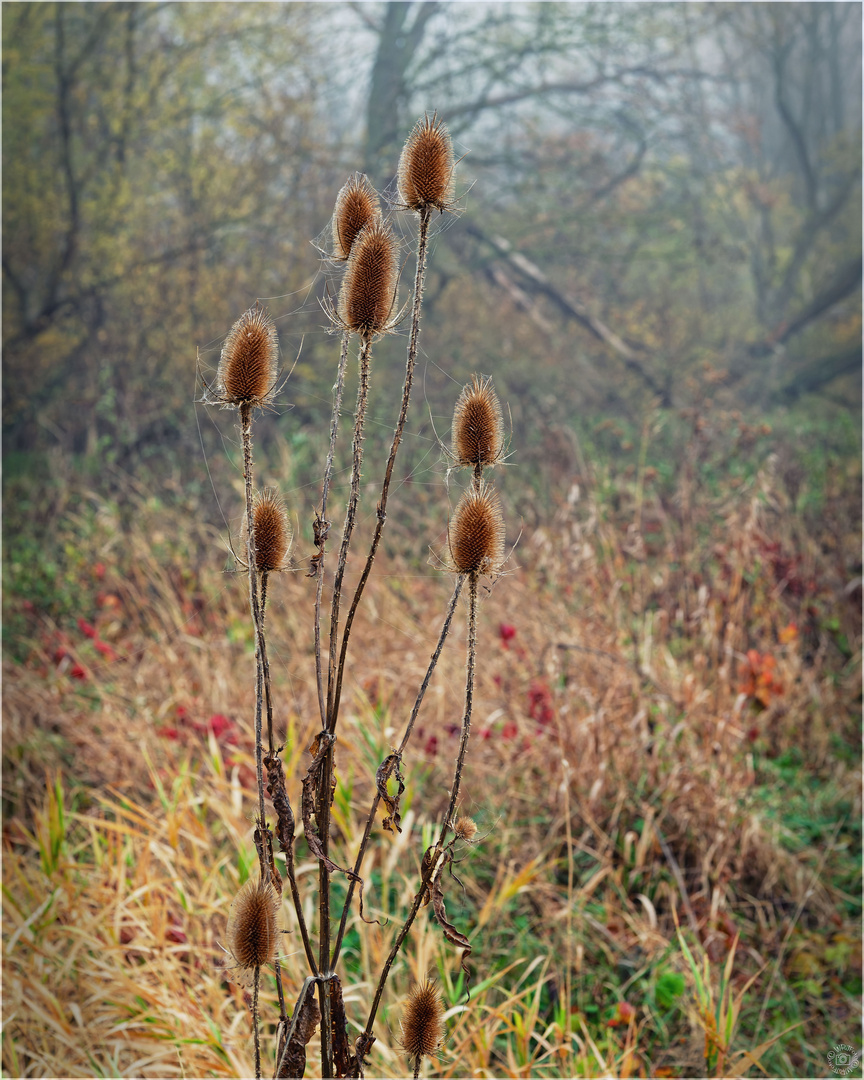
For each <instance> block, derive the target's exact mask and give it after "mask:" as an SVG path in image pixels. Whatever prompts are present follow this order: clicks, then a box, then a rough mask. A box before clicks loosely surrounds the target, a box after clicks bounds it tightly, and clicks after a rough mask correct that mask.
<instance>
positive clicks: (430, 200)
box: [397, 116, 453, 212]
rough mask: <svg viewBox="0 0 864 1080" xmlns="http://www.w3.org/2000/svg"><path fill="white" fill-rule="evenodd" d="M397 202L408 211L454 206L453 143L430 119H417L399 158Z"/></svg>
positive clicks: (425, 117) (435, 120)
mask: <svg viewBox="0 0 864 1080" xmlns="http://www.w3.org/2000/svg"><path fill="white" fill-rule="evenodd" d="M397 183H398V192H399V199H400V201H401V202H402V204H403V205H404V206H405V207H407V208H408V209H409V210H416V211H420V210H425V209H426V208H427V207H434V208H435V209H436V210H440V211H442V212H443V211H444V210H448V209H450V207H451V206H452V205H453V143H452V142H451V140H450V132H449V131H448V130H447V128H446V127H445V126H444V124H443V123H442V122H441V121H440V120H438V119H437V117H436V116H433V117H432V119H431V120H430V119H429V117H428V116H424V117H423V119H422V120H418V121H417V123H416V124H415V125H414V128H413V129H412V131H411V134H410V135H409V136H408V140H407V142H406V143H405V146H404V147H403V149H402V155H401V157H400V158H399V171H398V173H397Z"/></svg>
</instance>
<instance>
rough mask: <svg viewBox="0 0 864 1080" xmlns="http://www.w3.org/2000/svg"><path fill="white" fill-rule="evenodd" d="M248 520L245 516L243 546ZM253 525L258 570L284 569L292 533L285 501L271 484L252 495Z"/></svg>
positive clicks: (245, 539) (286, 565) (261, 571)
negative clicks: (269, 486) (270, 486)
mask: <svg viewBox="0 0 864 1080" xmlns="http://www.w3.org/2000/svg"><path fill="white" fill-rule="evenodd" d="M247 524H248V523H247V522H246V520H245V518H244V521H243V537H242V539H243V547H244V548H245V546H246V541H247ZM252 525H253V533H254V537H255V566H256V568H257V570H258V572H259V574H261V573H264V572H265V571H267V572H271V571H277V570H286V569H287V568H288V555H289V553H290V551H291V542H292V540H293V535H292V529H291V522H290V521H289V520H288V511H287V510H286V508H285V503H284V501H283V499H282V496H281V495H280V494H279V493H278V492H277V491H276V490H275V489H274V488H265V489H264V490H263V491H259V492H256V493H255V496H254V498H253V499H252Z"/></svg>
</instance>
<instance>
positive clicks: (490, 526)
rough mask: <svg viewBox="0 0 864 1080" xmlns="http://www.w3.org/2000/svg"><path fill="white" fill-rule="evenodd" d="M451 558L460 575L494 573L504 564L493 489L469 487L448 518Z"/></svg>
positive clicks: (498, 508) (501, 528)
mask: <svg viewBox="0 0 864 1080" xmlns="http://www.w3.org/2000/svg"><path fill="white" fill-rule="evenodd" d="M449 539H450V558H451V561H452V565H453V569H454V570H456V571H457V572H458V573H460V574H496V573H497V572H498V571H499V570H500V569H501V567H502V565H503V563H504V519H503V517H502V516H501V504H500V502H499V501H498V496H497V494H496V493H495V489H494V488H491V487H489V486H488V485H487V484H482V483H481V484H480V485H479V486H476V487H472V488H471V489H469V490H468V491H466V492H465V494H464V495H463V496H462V498H461V499H460V500H459V503H458V505H457V506H456V511H455V513H454V514H453V517H452V519H451V521H450V534H449Z"/></svg>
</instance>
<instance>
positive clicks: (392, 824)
mask: <svg viewBox="0 0 864 1080" xmlns="http://www.w3.org/2000/svg"><path fill="white" fill-rule="evenodd" d="M401 764H402V755H401V754H389V755H388V756H387V757H386V758H384V760H383V761H382V762H381V764H380V765H379V766H378V771H377V772H376V773H375V784H376V785H377V787H378V794H379V795H380V796H381V800H382V801H383V803H384V805H385V806H386V807H387V817H385V818H384V820H383V821H382V822H381V824H382V825H383V827H384V828H385V829H386V830H387V831H388V832H393V831H394V828H395V831H396V832H397V833H401V832H402V830H401V829H400V828H399V822H400V821H401V820H402V816H401V814H400V813H399V799H400V798H401V796H402V792H403V791H404V790H405V784H404V783H403V781H404V779H405V778H404V777H403V775H402V770H401V769H400V765H401ZM391 776H395V777H396V783H397V784H398V785H399V790H398V791H397V792H396V794H395V795H391V794H390V793H389V792H388V791H387V781H388V780H389V779H390V777H391Z"/></svg>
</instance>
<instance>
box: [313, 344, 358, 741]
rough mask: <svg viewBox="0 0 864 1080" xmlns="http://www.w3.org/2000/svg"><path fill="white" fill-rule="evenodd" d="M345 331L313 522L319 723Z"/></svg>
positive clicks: (323, 721)
mask: <svg viewBox="0 0 864 1080" xmlns="http://www.w3.org/2000/svg"><path fill="white" fill-rule="evenodd" d="M350 340H351V335H350V334H349V333H344V334H343V335H342V353H341V355H340V357H339V373H338V375H337V377H336V396H335V397H334V399H333V416H332V417H331V419H330V449H329V451H328V453H327V465H326V467H325V469H324V484H323V487H322V493H321V513H320V514H318V516H317V518H316V521H315V540H316V543H317V545H318V556H317V560H316V568H317V574H318V588H317V592H316V594H315V675H316V678H317V681H318V708H319V710H320V712H321V726H322V728H323V727H326V725H327V708H326V705H325V702H324V676H323V671H322V667H323V665H322V663H321V594H322V592H323V590H324V554H325V544H326V543H327V536H328V533H329V532H330V522H329V521H328V520H327V496H328V494H329V492H330V480H331V478H332V476H333V456H334V454H335V452H336V434H337V432H338V429H339V416H340V413H341V411H342V390H343V389H344V387H345V367H346V365H347V362H348V343H349V342H350Z"/></svg>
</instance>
